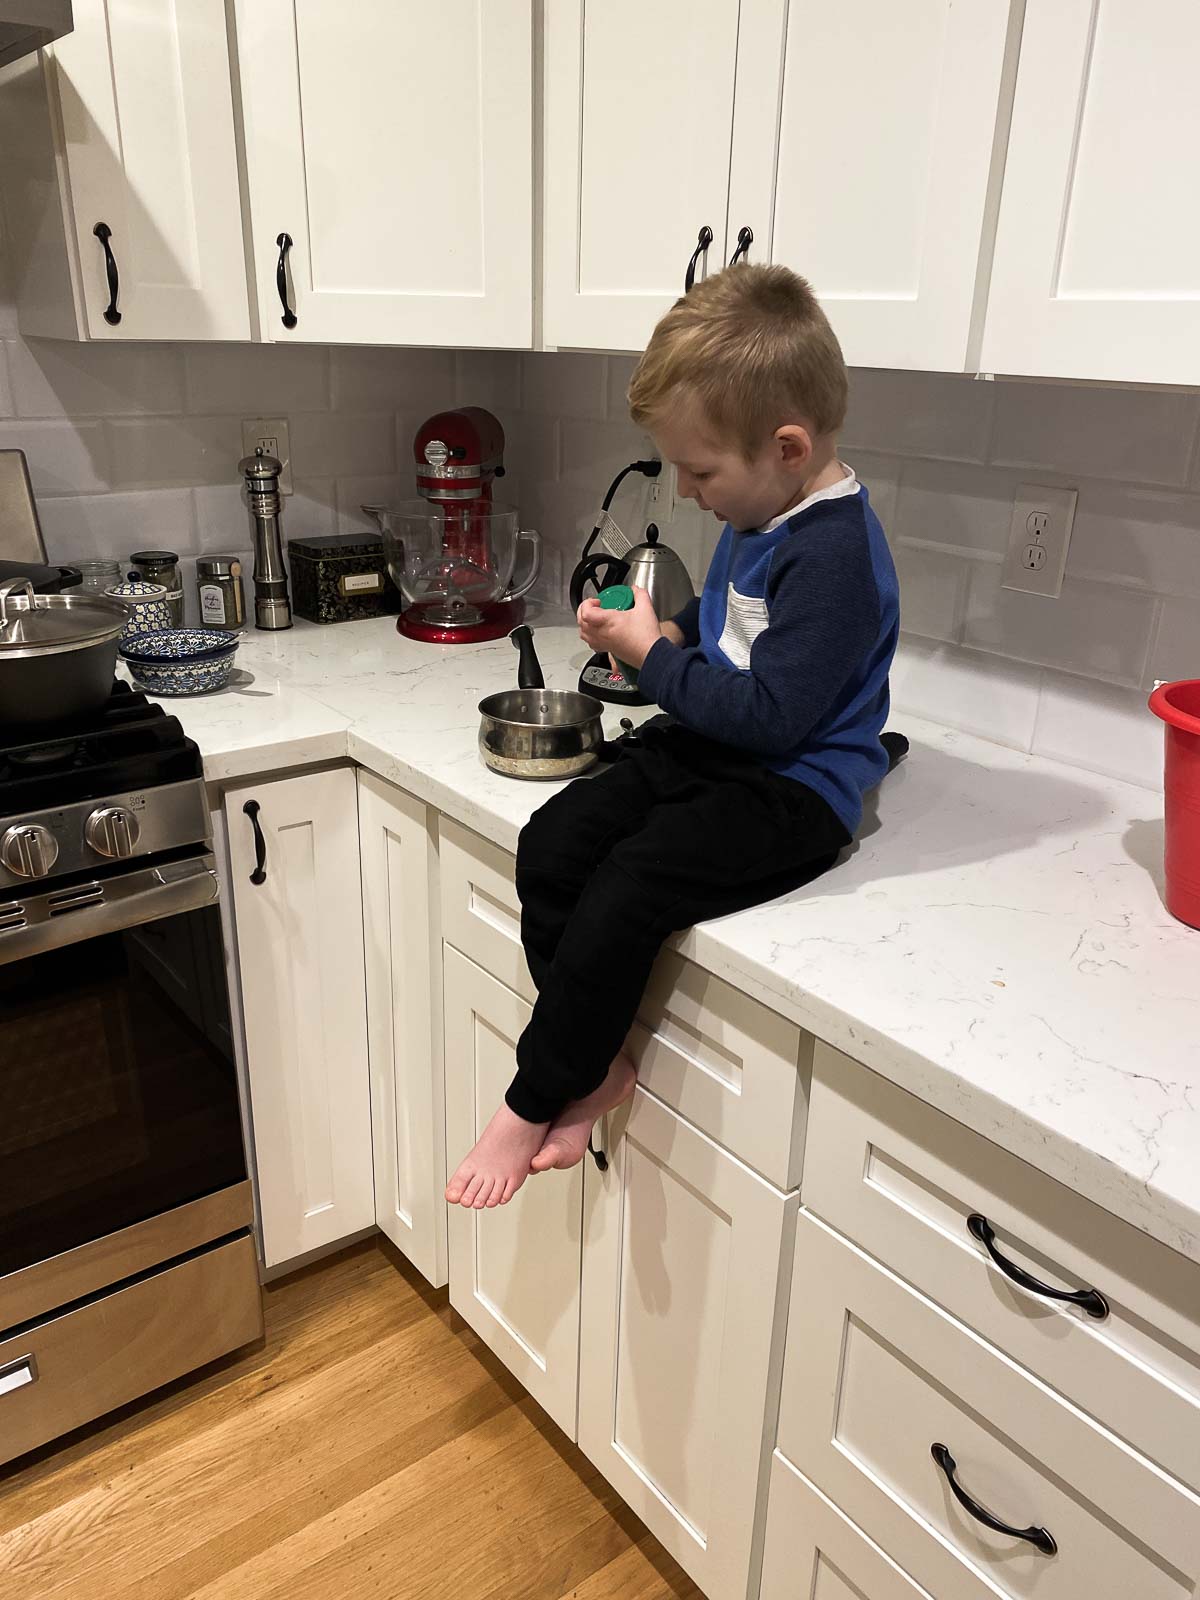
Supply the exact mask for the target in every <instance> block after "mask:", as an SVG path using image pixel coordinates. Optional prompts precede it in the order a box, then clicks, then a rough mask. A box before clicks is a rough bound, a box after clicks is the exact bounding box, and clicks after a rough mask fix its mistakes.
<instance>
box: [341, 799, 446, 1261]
mask: <svg viewBox="0 0 1200 1600" xmlns="http://www.w3.org/2000/svg"><path fill="white" fill-rule="evenodd" d="M358 826H359V838H360V843H361V851H362V896H363V932H364V943H365V951H366V978H367V1041H368V1050H369V1054H370V1069H371V1135H372V1142H373V1146H374V1158H375V1221H376V1222H377V1223H378V1224H379V1227H380V1228H381V1230H382V1231H383V1232H384V1233H385V1234H386V1235H387V1236H388V1238H389V1239H390V1240H391V1241H392V1243H393V1244H394V1245H395V1246H396V1248H397V1249H398V1250H400V1251H402V1252H403V1253H404V1255H406V1256H407V1257H408V1259H409V1260H410V1261H411V1262H412V1263H413V1265H414V1266H415V1267H416V1268H418V1270H419V1271H421V1272H423V1273H424V1275H425V1276H426V1277H427V1278H428V1279H429V1281H430V1283H431V1284H433V1286H434V1288H435V1289H436V1288H440V1287H441V1286H442V1284H444V1283H445V1282H446V1203H445V1199H444V1196H443V1190H444V1188H445V1185H446V1173H445V1148H446V1136H445V1099H444V1096H443V1093H442V1060H441V1051H440V1043H441V1041H440V1030H438V1029H436V1028H435V1027H434V1010H435V1004H436V995H437V992H438V991H439V990H440V977H441V974H440V971H438V970H436V967H437V964H436V962H435V958H434V952H435V950H436V949H437V942H436V941H437V928H436V921H435V920H431V919H434V918H435V913H436V909H437V900H436V897H435V896H432V897H431V895H430V892H429V889H430V875H431V872H432V870H433V868H434V866H435V859H436V858H435V850H434V843H433V839H432V836H431V833H430V827H429V817H428V813H427V811H426V808H425V807H424V806H423V805H422V804H421V802H420V801H419V800H414V799H413V798H412V796H411V795H407V794H405V793H404V791H403V790H402V789H397V788H396V787H395V786H394V785H393V784H389V783H383V782H382V781H381V780H380V779H379V778H376V777H373V776H372V775H371V774H370V773H369V772H360V773H359V775H358Z"/></svg>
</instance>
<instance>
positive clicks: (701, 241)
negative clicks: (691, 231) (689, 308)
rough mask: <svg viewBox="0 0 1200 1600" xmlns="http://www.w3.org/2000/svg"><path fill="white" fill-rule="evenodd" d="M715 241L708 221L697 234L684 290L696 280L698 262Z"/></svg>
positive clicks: (685, 274) (685, 292) (685, 277)
mask: <svg viewBox="0 0 1200 1600" xmlns="http://www.w3.org/2000/svg"><path fill="white" fill-rule="evenodd" d="M712 242H713V231H712V229H711V228H710V227H709V225H708V223H707V222H706V223H705V224H704V226H703V227H702V228H701V229H700V232H699V233H698V234H697V235H696V248H695V249H694V250H693V251H692V259H691V260H690V261H689V262H688V264H687V271H686V272H685V273H684V275H683V292H684V294H687V292H688V290H689V289H690V288H691V287H692V285H693V284H694V283H695V281H696V263H697V261H699V259H700V257H701V256H702V255H703V254H704V252H705V251H706V250H707V249H708V247H709V245H710V244H711V243H712Z"/></svg>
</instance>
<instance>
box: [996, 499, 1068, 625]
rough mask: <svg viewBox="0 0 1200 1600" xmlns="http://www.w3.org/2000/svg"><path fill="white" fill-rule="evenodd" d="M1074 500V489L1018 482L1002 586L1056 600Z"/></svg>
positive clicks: (1065, 558) (1062, 571)
mask: <svg viewBox="0 0 1200 1600" xmlns="http://www.w3.org/2000/svg"><path fill="white" fill-rule="evenodd" d="M1075 500H1076V491H1075V490H1074V489H1052V488H1049V487H1048V486H1047V485H1045V484H1038V483H1019V484H1018V485H1017V493H1016V498H1015V500H1014V501H1013V509H1012V521H1011V522H1010V523H1009V529H1008V553H1007V555H1006V556H1005V558H1004V575H1003V577H1002V579H1001V583H1002V585H1003V587H1004V588H1005V589H1019V590H1020V591H1021V592H1022V593H1023V594H1040V595H1044V596H1046V597H1047V598H1048V599H1051V600H1057V599H1058V597H1059V595H1060V594H1061V593H1062V585H1063V573H1064V572H1065V571H1066V567H1067V550H1068V548H1069V547H1070V543H1071V529H1072V527H1073V526H1074V523H1075Z"/></svg>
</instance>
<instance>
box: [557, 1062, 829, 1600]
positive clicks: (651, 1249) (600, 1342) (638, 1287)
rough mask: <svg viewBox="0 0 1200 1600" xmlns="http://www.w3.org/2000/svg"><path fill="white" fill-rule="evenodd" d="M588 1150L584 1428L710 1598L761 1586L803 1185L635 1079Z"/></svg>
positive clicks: (585, 1439)
mask: <svg viewBox="0 0 1200 1600" xmlns="http://www.w3.org/2000/svg"><path fill="white" fill-rule="evenodd" d="M607 1121H608V1128H607V1131H606V1132H605V1135H604V1140H603V1142H604V1145H605V1147H606V1151H607V1155H608V1159H609V1163H610V1165H609V1168H608V1171H607V1172H604V1173H601V1172H600V1171H598V1170H597V1168H596V1166H595V1164H594V1163H592V1162H591V1160H590V1159H589V1160H588V1161H587V1163H586V1168H587V1177H586V1184H587V1194H586V1206H585V1216H586V1224H585V1236H584V1251H583V1308H582V1319H581V1327H580V1367H579V1443H580V1445H581V1446H582V1448H583V1449H584V1451H585V1452H586V1453H587V1455H588V1456H589V1457H590V1459H591V1460H592V1461H593V1462H594V1463H595V1465H596V1466H597V1467H598V1468H599V1469H600V1471H601V1472H602V1473H603V1474H604V1476H605V1477H606V1478H607V1479H608V1480H609V1482H610V1483H611V1484H612V1485H613V1486H614V1488H616V1489H617V1490H618V1492H619V1493H620V1494H621V1496H622V1498H623V1499H624V1500H625V1501H627V1502H628V1504H629V1505H630V1506H632V1507H633V1509H634V1510H635V1511H636V1512H637V1514H638V1516H640V1517H641V1518H642V1520H643V1521H644V1522H645V1523H646V1525H647V1526H648V1527H649V1528H650V1530H651V1531H652V1532H653V1533H654V1534H655V1535H656V1536H657V1538H658V1539H659V1540H660V1541H661V1543H662V1544H663V1545H665V1546H666V1548H667V1549H668V1550H669V1551H670V1553H671V1554H672V1555H673V1556H674V1557H675V1559H676V1560H677V1561H678V1562H679V1563H680V1565H681V1566H682V1567H683V1568H684V1569H685V1570H686V1571H687V1572H688V1573H689V1574H690V1575H691V1576H692V1577H693V1578H694V1579H695V1581H696V1582H697V1583H698V1584H699V1586H700V1587H701V1588H702V1589H703V1591H704V1593H705V1594H706V1595H707V1596H709V1600H746V1597H747V1596H753V1595H754V1594H755V1593H756V1591H757V1571H756V1566H757V1560H756V1557H757V1552H758V1545H759V1539H758V1533H759V1529H760V1527H761V1519H762V1515H763V1512H764V1511H765V1504H766V1495H765V1482H766V1471H767V1462H768V1453H769V1449H770V1440H771V1439H772V1438H773V1437H774V1421H775V1418H774V1410H773V1407H772V1404H771V1395H772V1393H773V1391H774V1389H775V1387H776V1385H775V1384H774V1383H773V1382H772V1373H773V1371H775V1370H777V1361H778V1356H779V1351H780V1347H781V1344H782V1337H783V1320H784V1319H783V1316H782V1314H781V1313H782V1310H783V1297H784V1294H785V1293H786V1284H784V1283H783V1282H782V1268H783V1266H784V1264H785V1263H786V1262H788V1260H789V1259H790V1256H791V1240H792V1232H793V1229H794V1227H795V1219H796V1210H797V1206H798V1203H799V1201H798V1196H797V1195H795V1194H791V1195H786V1194H783V1193H781V1192H780V1191H779V1190H777V1189H775V1188H773V1187H772V1186H771V1185H770V1184H768V1183H765V1182H764V1181H763V1180H762V1179H761V1178H759V1177H757V1176H756V1175H755V1174H754V1173H753V1172H751V1171H750V1169H749V1168H748V1167H746V1166H744V1165H743V1164H742V1163H741V1162H740V1161H738V1160H736V1159H735V1158H734V1157H733V1156H731V1155H730V1154H729V1153H728V1152H727V1151H725V1150H722V1149H721V1148H720V1146H718V1145H716V1144H714V1143H713V1141H712V1140H711V1139H708V1138H706V1137H705V1135H704V1134H702V1133H700V1132H698V1131H697V1130H696V1129H695V1128H693V1127H692V1126H691V1125H690V1124H689V1123H687V1122H685V1121H684V1120H683V1119H682V1118H681V1117H679V1116H677V1115H676V1114H675V1113H674V1112H673V1111H671V1110H669V1109H668V1108H667V1107H666V1106H664V1105H663V1104H661V1102H659V1101H658V1100H655V1099H654V1098H653V1096H651V1095H649V1094H647V1093H646V1092H645V1091H644V1090H642V1089H639V1090H637V1091H636V1093H635V1095H634V1098H633V1100H632V1101H631V1102H629V1104H628V1105H627V1106H624V1107H622V1108H620V1110H618V1112H617V1113H616V1114H615V1115H614V1116H612V1117H610V1118H609V1119H607Z"/></svg>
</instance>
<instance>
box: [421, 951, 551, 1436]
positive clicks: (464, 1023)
mask: <svg viewBox="0 0 1200 1600" xmlns="http://www.w3.org/2000/svg"><path fill="white" fill-rule="evenodd" d="M444 949H445V964H444V969H443V986H444V1005H445V1018H446V1033H445V1039H446V1046H445V1050H446V1140H447V1151H446V1157H447V1160H446V1165H447V1168H448V1169H449V1170H450V1171H451V1172H453V1170H454V1168H455V1167H456V1166H457V1165H458V1163H459V1161H461V1159H462V1158H463V1156H464V1155H465V1154H466V1153H467V1151H468V1150H469V1149H470V1148H471V1146H472V1145H473V1144H474V1143H475V1140H476V1139H477V1138H478V1137H479V1135H480V1133H482V1131H483V1129H484V1127H485V1126H486V1125H487V1122H488V1120H489V1118H490V1117H491V1115H492V1112H493V1111H495V1109H496V1107H497V1106H498V1105H499V1104H500V1102H501V1100H502V1099H503V1098H504V1091H505V1089H507V1088H508V1085H509V1083H510V1082H511V1081H512V1076H513V1073H514V1072H515V1071H516V1044H517V1038H518V1036H519V1035H520V1033H521V1030H522V1029H523V1028H524V1026H525V1024H526V1022H528V1020H529V1012H530V1006H529V1004H528V1002H527V1001H525V1000H522V999H521V998H520V996H519V995H515V994H514V993H513V992H512V990H511V989H506V988H505V987H504V985H503V984H502V983H498V982H497V981H496V979H495V978H493V977H491V976H490V974H488V973H486V972H484V971H483V970H482V969H481V968H480V967H477V966H476V965H475V963H474V962H473V961H468V960H467V958H466V957H465V956H463V955H460V954H459V952H458V951H457V950H453V949H451V948H450V946H449V945H447V946H445V947H444ZM449 1212H450V1216H449V1239H450V1304H451V1305H452V1306H453V1307H454V1309H455V1310H456V1311H458V1312H459V1313H460V1314H461V1315H462V1316H463V1317H464V1318H465V1320H466V1321H467V1322H469V1323H470V1324H471V1326H472V1327H473V1328H474V1329H475V1332H476V1333H477V1334H478V1335H479V1337H480V1338H481V1339H482V1340H483V1342H484V1344H486V1345H487V1346H488V1348H489V1349H490V1350H492V1351H494V1352H495V1354H496V1355H497V1356H499V1358H500V1360H501V1361H503V1363H504V1365H505V1366H506V1367H507V1368H508V1369H509V1371H510V1372H513V1373H515V1375H516V1376H517V1377H518V1378H519V1379H520V1380H521V1382H522V1383H523V1384H524V1385H525V1387H526V1389H528V1390H529V1392H530V1394H531V1395H532V1396H533V1398H534V1399H535V1400H536V1401H537V1402H538V1404H539V1405H541V1406H542V1408H543V1409H544V1410H545V1411H546V1412H547V1413H548V1414H549V1415H550V1416H551V1417H552V1418H553V1419H554V1421H555V1422H557V1423H558V1425H559V1427H560V1428H561V1429H562V1430H563V1432H564V1433H565V1434H567V1435H568V1437H569V1438H572V1439H574V1437H575V1398H576V1392H577V1388H578V1377H579V1260H580V1235H581V1230H582V1214H583V1172H582V1169H581V1168H580V1167H573V1168H572V1169H571V1170H570V1171H569V1172H546V1173H541V1174H539V1175H538V1176H537V1177H533V1178H528V1179H526V1181H525V1184H524V1185H523V1187H522V1188H520V1189H519V1190H518V1191H517V1193H516V1194H515V1195H514V1196H513V1198H512V1199H511V1200H510V1201H509V1203H508V1204H507V1205H506V1206H495V1207H494V1208H493V1209H492V1210H490V1211H488V1210H484V1211H467V1210H465V1209H464V1208H463V1207H462V1206H451V1207H450V1208H449Z"/></svg>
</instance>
